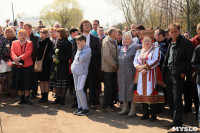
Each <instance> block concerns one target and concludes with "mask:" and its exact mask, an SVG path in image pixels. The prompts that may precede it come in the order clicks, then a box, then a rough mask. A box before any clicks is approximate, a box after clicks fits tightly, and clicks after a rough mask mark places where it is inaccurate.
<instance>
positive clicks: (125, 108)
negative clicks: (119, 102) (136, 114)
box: [118, 102, 128, 115]
mask: <svg viewBox="0 0 200 133" xmlns="http://www.w3.org/2000/svg"><path fill="white" fill-rule="evenodd" d="M127 113H128V102H123V110H122V111H120V112H119V113H118V114H119V115H123V114H127Z"/></svg>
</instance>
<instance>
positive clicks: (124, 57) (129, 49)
mask: <svg viewBox="0 0 200 133" xmlns="http://www.w3.org/2000/svg"><path fill="white" fill-rule="evenodd" d="M122 43H123V45H122V47H121V49H120V52H119V56H118V61H119V71H118V86H119V101H123V107H124V108H123V110H122V111H121V112H119V113H118V114H119V115H122V114H126V113H128V112H129V110H128V102H131V110H130V112H129V113H128V116H135V115H136V112H135V109H136V103H133V87H134V75H135V71H136V69H135V67H134V66H133V63H132V62H133V60H134V57H135V53H136V51H137V50H138V49H139V45H134V44H133V42H132V36H131V34H130V33H128V32H126V33H124V35H123V39H122Z"/></svg>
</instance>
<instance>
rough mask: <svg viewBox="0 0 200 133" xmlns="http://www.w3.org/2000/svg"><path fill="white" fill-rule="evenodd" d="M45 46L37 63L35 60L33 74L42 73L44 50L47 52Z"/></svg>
mask: <svg viewBox="0 0 200 133" xmlns="http://www.w3.org/2000/svg"><path fill="white" fill-rule="evenodd" d="M47 45H48V43H47ZM47 45H46V47H45V50H44V53H43V56H42V59H41V60H38V61H37V58H36V61H35V66H34V72H42V65H43V60H44V55H45V53H46V50H47Z"/></svg>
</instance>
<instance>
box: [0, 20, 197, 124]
mask: <svg viewBox="0 0 200 133" xmlns="http://www.w3.org/2000/svg"><path fill="white" fill-rule="evenodd" d="M39 23H40V25H39V26H38V28H37V34H36V33H35V32H33V27H32V25H31V24H30V23H26V24H24V23H23V22H20V26H19V28H18V29H14V28H13V27H9V26H8V25H7V26H6V27H0V34H1V35H0V60H1V64H0V81H1V86H0V87H1V88H0V90H1V91H2V90H4V91H6V92H8V93H10V94H11V96H14V95H15V93H16V92H17V93H18V95H19V98H20V101H19V104H24V103H25V104H28V105H32V104H33V103H32V102H31V100H29V99H30V97H31V98H35V97H36V96H37V94H38V93H39V92H38V86H39V87H40V91H41V98H40V100H39V101H38V102H39V103H46V102H48V95H49V91H50V90H51V91H53V92H54V94H53V97H54V98H55V101H54V102H53V104H61V105H64V104H65V96H66V92H67V89H70V94H73V93H74V92H75V94H76V95H74V104H73V105H72V107H73V108H77V110H76V111H75V112H74V114H75V115H87V114H89V109H92V110H96V105H99V104H100V100H99V97H100V95H101V94H102V92H103V103H102V110H103V111H104V112H108V111H112V112H113V111H116V106H115V104H116V103H120V105H121V106H123V109H122V110H121V111H120V112H118V114H119V115H122V114H128V116H136V114H137V112H136V108H137V107H138V105H141V106H142V109H143V116H142V120H147V119H150V121H155V120H157V114H159V113H161V112H162V110H163V108H164V107H165V106H167V105H168V106H169V109H170V114H169V115H170V117H171V118H172V120H173V123H172V124H170V125H167V126H169V127H174V126H175V127H180V126H182V125H183V120H182V117H183V113H190V112H192V103H193V102H194V105H195V114H196V118H197V120H198V122H199V123H200V106H199V103H200V79H199V78H200V77H199V76H200V46H199V44H200V23H199V24H198V25H197V29H196V31H197V35H196V36H195V37H194V38H192V39H190V37H189V33H188V32H185V33H182V31H181V26H180V25H179V24H177V23H174V24H170V25H169V26H168V29H167V30H164V29H161V28H159V27H158V28H156V29H155V30H153V29H152V28H148V29H147V30H146V29H145V26H144V25H137V26H135V25H134V24H132V25H131V29H130V30H129V29H128V27H127V26H126V27H125V31H121V30H119V29H117V28H115V27H110V28H108V29H104V28H103V27H102V26H100V23H99V21H98V20H94V21H92V23H91V22H90V21H88V20H83V21H82V22H81V23H80V25H79V28H78V29H76V28H72V29H70V30H69V31H66V29H65V28H62V26H61V24H60V23H58V22H57V23H55V24H54V27H51V28H46V27H45V26H44V25H43V24H42V21H40V22H39ZM15 30H16V31H15ZM38 63H40V64H38ZM39 65H41V69H40V70H38V66H39ZM102 83H104V88H103V87H102ZM87 92H89V95H88V97H87ZM182 96H184V106H183V99H182ZM88 105H89V106H88Z"/></svg>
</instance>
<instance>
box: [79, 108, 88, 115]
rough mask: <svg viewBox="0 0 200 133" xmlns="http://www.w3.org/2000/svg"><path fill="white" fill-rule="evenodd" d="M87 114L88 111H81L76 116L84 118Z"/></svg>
mask: <svg viewBox="0 0 200 133" xmlns="http://www.w3.org/2000/svg"><path fill="white" fill-rule="evenodd" d="M88 114H89V110H88V109H82V110H81V111H80V112H79V113H78V114H77V115H79V116H84V115H88Z"/></svg>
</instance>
